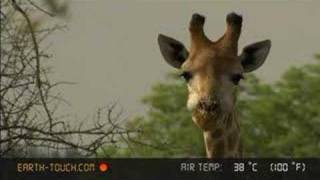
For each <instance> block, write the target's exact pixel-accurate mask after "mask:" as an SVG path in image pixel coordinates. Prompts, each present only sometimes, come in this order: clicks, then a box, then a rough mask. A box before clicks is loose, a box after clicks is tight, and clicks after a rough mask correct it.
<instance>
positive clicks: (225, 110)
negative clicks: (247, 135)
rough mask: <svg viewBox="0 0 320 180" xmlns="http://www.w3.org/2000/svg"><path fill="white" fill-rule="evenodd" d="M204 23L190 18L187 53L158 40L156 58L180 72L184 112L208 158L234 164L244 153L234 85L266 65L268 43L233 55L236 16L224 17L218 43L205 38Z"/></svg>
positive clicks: (238, 28) (201, 18)
mask: <svg viewBox="0 0 320 180" xmlns="http://www.w3.org/2000/svg"><path fill="white" fill-rule="evenodd" d="M204 23H205V17H204V16H203V15H200V14H198V13H195V14H193V15H192V17H191V21H190V24H189V32H190V38H191V46H190V48H189V49H188V50H187V49H186V48H185V46H184V45H183V44H182V43H181V42H180V41H178V40H176V39H174V38H171V37H168V36H166V35H163V34H159V35H158V44H159V48H160V52H161V54H162V56H163V58H164V60H165V61H166V62H167V63H168V64H169V65H171V66H173V67H174V68H177V69H180V70H181V71H182V74H181V76H182V77H183V78H184V79H185V81H186V84H187V89H188V100H187V108H188V109H189V110H190V111H191V113H192V120H193V122H194V123H195V124H196V125H197V126H198V127H199V128H200V129H201V130H202V132H203V137H204V144H205V150H206V156H207V158H219V157H222V158H225V157H231V158H239V157H242V156H243V153H242V143H241V140H240V122H239V120H238V118H237V113H236V109H235V102H236V92H237V89H238V84H239V82H240V80H241V79H243V78H244V73H248V72H252V71H254V70H256V69H257V68H259V67H260V66H261V65H262V64H263V63H264V62H265V60H266V58H267V56H268V54H269V51H270V48H271V41H270V40H264V41H259V42H256V43H253V44H249V45H247V46H245V47H244V48H243V50H242V52H241V53H240V54H239V55H238V40H239V37H240V33H241V27H242V16H241V15H238V14H236V13H234V12H232V13H229V14H228V15H227V16H226V31H225V33H224V35H223V36H222V37H221V38H219V39H218V40H217V41H211V40H210V39H209V38H208V37H207V36H206V35H205V33H204V30H203V26H204Z"/></svg>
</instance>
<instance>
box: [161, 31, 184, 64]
mask: <svg viewBox="0 0 320 180" xmlns="http://www.w3.org/2000/svg"><path fill="white" fill-rule="evenodd" d="M158 44H159V47H160V51H161V54H162V56H163V58H164V59H165V60H166V62H167V63H168V64H170V65H171V66H173V67H175V68H180V67H181V65H182V64H183V62H184V61H185V60H186V59H187V57H188V55H189V52H188V50H187V49H186V48H185V47H184V45H183V44H182V43H181V42H179V41H177V40H175V39H173V38H171V37H168V36H165V35H163V34H159V36H158Z"/></svg>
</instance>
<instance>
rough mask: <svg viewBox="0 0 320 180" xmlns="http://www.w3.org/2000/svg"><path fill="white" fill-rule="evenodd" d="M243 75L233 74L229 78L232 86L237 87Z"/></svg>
mask: <svg viewBox="0 0 320 180" xmlns="http://www.w3.org/2000/svg"><path fill="white" fill-rule="evenodd" d="M243 78H244V77H243V75H242V74H233V75H232V76H231V81H232V82H233V84H235V85H238V84H239V82H240V80H241V79H243Z"/></svg>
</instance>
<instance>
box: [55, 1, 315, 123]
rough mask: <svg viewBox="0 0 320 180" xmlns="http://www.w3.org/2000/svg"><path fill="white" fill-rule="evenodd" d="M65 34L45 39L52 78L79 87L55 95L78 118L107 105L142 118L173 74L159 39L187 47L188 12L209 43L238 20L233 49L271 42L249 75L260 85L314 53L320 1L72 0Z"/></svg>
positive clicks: (272, 79) (305, 61)
mask: <svg viewBox="0 0 320 180" xmlns="http://www.w3.org/2000/svg"><path fill="white" fill-rule="evenodd" d="M70 11H71V12H70V18H69V19H68V20H66V22H65V23H66V24H67V26H68V30H66V31H61V32H58V33H55V34H54V35H53V36H51V38H50V41H52V43H53V46H52V48H51V51H52V52H53V54H54V62H53V68H54V72H55V74H54V79H55V80H63V81H72V82H76V83H77V84H75V85H71V86H64V87H62V88H60V90H61V91H62V93H63V96H64V97H65V98H66V99H67V100H68V101H69V102H70V103H71V106H70V107H69V109H66V110H67V111H68V112H70V113H71V114H78V117H83V116H85V115H88V114H91V113H93V112H94V110H95V109H96V108H97V107H99V106H103V105H107V104H108V103H111V102H115V101H116V102H118V103H119V104H120V105H121V106H122V107H123V109H124V110H125V111H126V112H127V114H128V115H131V116H133V115H137V114H141V113H142V112H143V107H142V105H141V104H140V99H141V97H142V96H143V95H145V94H146V93H147V92H149V91H150V88H151V85H152V84H155V83H156V82H159V81H160V80H163V79H164V77H165V75H166V73H167V72H170V71H171V70H173V69H172V68H171V67H170V66H168V65H167V64H166V63H165V61H164V60H163V59H162V56H161V54H160V51H159V49H158V45H157V41H156V39H157V35H158V33H164V34H166V35H169V36H172V37H175V38H177V39H179V40H181V41H183V42H185V43H186V46H187V47H188V46H189V44H188V43H189V34H188V29H187V27H188V23H189V20H190V17H191V15H192V14H193V13H195V12H197V13H200V14H203V15H205V16H206V17H207V19H206V24H205V31H206V34H207V35H208V37H211V38H212V39H216V38H219V37H220V36H221V35H222V34H223V32H224V29H225V16H226V14H227V13H229V12H232V11H235V12H237V13H240V14H242V15H243V31H242V35H241V38H240V41H239V47H240V48H242V47H243V46H245V45H246V44H249V43H252V42H254V41H260V40H264V39H271V41H272V48H271V52H270V55H269V57H268V59H267V61H266V63H265V64H264V65H263V66H262V67H261V68H260V69H259V70H258V71H256V72H255V74H256V75H257V76H259V77H261V78H262V79H263V80H264V81H267V82H272V81H274V80H277V79H279V77H280V75H281V73H283V72H284V71H285V70H286V69H287V68H288V67H290V66H293V65H302V64H304V63H309V62H311V61H310V60H312V56H313V54H314V53H316V52H320V46H319V45H320V34H319V33H320V23H319V17H320V1H316V0H314V1H290V0H283V1H275V0H270V1H267V0H264V1H258V0H256V1H253V0H251V1H249V0H247V1H241V2H239V1H222V0H221V1H209V0H208V1H187V2H186V1H180V0H179V1H177V0H176V1H169V0H162V1H161V0H145V1H143V0H140V1H134V0H128V1H123V0H122V1H120V0H114V1H110V0H73V1H71V4H70Z"/></svg>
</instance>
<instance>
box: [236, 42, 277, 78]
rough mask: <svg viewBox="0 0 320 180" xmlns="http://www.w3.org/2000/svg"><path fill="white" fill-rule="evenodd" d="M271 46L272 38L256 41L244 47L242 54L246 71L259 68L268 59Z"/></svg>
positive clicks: (242, 61)
mask: <svg viewBox="0 0 320 180" xmlns="http://www.w3.org/2000/svg"><path fill="white" fill-rule="evenodd" d="M270 48H271V41H270V40H264V41H260V42H256V43H253V44H250V45H248V46H246V47H244V48H243V51H242V54H241V55H240V60H241V64H242V66H243V69H244V72H251V71H254V70H256V69H258V68H259V67H260V66H261V65H262V64H263V63H264V62H265V60H266V59H267V56H268V54H269V51H270Z"/></svg>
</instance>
